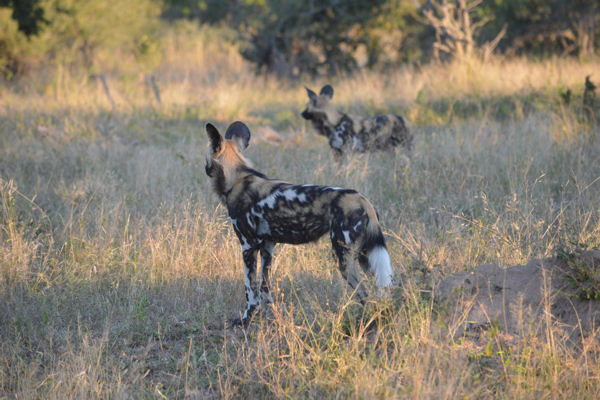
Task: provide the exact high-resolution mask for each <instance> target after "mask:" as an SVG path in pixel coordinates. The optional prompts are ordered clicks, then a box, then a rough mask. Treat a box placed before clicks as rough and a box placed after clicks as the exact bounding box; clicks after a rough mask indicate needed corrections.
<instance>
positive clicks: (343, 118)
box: [334, 114, 352, 129]
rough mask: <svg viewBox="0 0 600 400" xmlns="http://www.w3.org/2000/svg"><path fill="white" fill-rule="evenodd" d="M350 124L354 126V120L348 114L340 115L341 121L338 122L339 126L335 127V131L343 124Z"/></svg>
mask: <svg viewBox="0 0 600 400" xmlns="http://www.w3.org/2000/svg"><path fill="white" fill-rule="evenodd" d="M348 122H349V123H350V124H352V118H350V116H349V115H348V114H340V119H339V120H338V122H337V124H335V125H334V129H338V128H340V127H341V125H342V124H343V123H348Z"/></svg>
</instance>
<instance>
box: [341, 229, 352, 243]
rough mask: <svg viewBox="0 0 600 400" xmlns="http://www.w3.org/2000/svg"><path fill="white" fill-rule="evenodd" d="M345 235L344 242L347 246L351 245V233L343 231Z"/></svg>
mask: <svg viewBox="0 0 600 400" xmlns="http://www.w3.org/2000/svg"><path fill="white" fill-rule="evenodd" d="M342 233H343V234H344V241H345V242H346V244H350V231H342Z"/></svg>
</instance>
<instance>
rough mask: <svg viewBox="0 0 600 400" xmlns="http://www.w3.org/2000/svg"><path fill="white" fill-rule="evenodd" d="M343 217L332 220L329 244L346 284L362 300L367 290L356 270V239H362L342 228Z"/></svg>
mask: <svg viewBox="0 0 600 400" xmlns="http://www.w3.org/2000/svg"><path fill="white" fill-rule="evenodd" d="M344 228H345V226H344V222H343V219H340V220H338V221H336V220H334V221H333V223H332V227H331V245H332V247H333V252H334V254H335V255H336V257H337V259H338V262H339V268H340V273H341V274H342V277H344V279H345V280H346V282H348V285H350V287H351V288H352V289H353V290H355V291H356V294H357V295H358V297H359V298H360V301H361V302H362V301H363V300H364V299H365V298H366V297H367V292H366V289H365V287H364V284H363V282H362V276H361V274H360V271H359V270H358V247H359V244H358V243H357V241H358V240H360V239H362V238H361V237H360V236H361V235H359V237H356V236H354V235H351V232H350V230H349V229H344Z"/></svg>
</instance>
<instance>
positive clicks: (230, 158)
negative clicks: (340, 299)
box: [205, 122, 392, 326]
mask: <svg viewBox="0 0 600 400" xmlns="http://www.w3.org/2000/svg"><path fill="white" fill-rule="evenodd" d="M206 133H207V134H208V137H209V139H210V144H209V148H208V154H207V157H206V167H205V168H206V174H207V175H208V176H209V177H210V179H211V181H212V184H213V188H214V191H215V192H216V193H217V195H218V196H219V197H220V199H221V201H222V202H223V203H224V204H225V205H226V206H227V211H228V212H229V218H230V219H231V223H232V224H233V229H234V230H235V233H236V235H237V237H238V239H239V240H240V243H241V245H242V256H243V259H244V272H245V277H246V279H245V286H246V302H247V304H246V310H245V311H244V314H243V316H242V318H241V319H236V320H235V321H234V323H235V324H236V325H237V324H241V325H244V326H245V325H246V324H247V323H248V322H249V321H250V318H251V317H252V314H253V313H254V312H255V311H256V310H257V309H258V308H260V307H261V306H262V305H263V304H266V303H270V302H272V297H271V294H270V292H269V281H268V279H269V267H270V266H271V257H272V254H273V248H274V247H275V244H276V243H290V244H300V243H308V242H312V241H315V240H317V239H319V238H320V237H321V236H323V235H324V234H325V233H327V232H329V234H330V237H331V243H332V245H333V251H334V253H335V256H336V258H337V260H338V261H339V268H340V272H341V274H342V276H343V277H344V278H345V279H346V281H347V282H348V283H349V284H350V286H351V287H352V288H354V289H356V291H357V293H358V295H359V296H360V297H361V300H362V299H363V298H364V297H365V296H366V292H365V290H364V288H363V286H362V285H361V284H360V283H361V282H360V271H359V270H358V268H357V264H359V265H360V266H361V267H362V269H363V270H364V271H365V272H369V271H370V272H371V273H372V274H373V275H375V284H376V286H377V287H378V288H384V287H388V286H390V285H391V284H392V268H391V265H390V257H389V254H388V252H387V249H386V246H385V241H384V238H383V234H382V233H381V227H380V226H379V221H378V218H377V213H376V212H375V209H374V208H373V206H372V205H371V203H369V201H368V200H367V199H366V198H365V197H364V196H363V195H361V194H360V193H358V192H356V191H354V190H350V189H342V188H338V187H330V186H316V185H292V184H289V183H285V182H282V181H279V180H274V179H270V178H267V177H266V176H265V175H263V174H261V173H260V172H258V171H256V170H254V169H252V167H251V164H250V163H249V162H248V161H247V160H246V159H245V158H244V156H243V155H242V153H241V151H242V150H244V149H245V148H246V147H248V143H249V141H250V130H249V129H248V127H247V126H246V125H244V124H243V123H242V122H234V123H233V124H231V125H230V126H229V128H227V132H226V133H225V138H223V137H222V136H221V134H220V133H219V131H218V130H217V128H215V127H214V126H213V125H212V124H207V125H206ZM259 252H260V258H261V264H262V270H261V274H260V277H259V278H258V281H257V265H256V264H257V263H256V256H257V253H259Z"/></svg>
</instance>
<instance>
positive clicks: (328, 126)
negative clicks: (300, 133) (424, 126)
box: [302, 85, 413, 158]
mask: <svg viewBox="0 0 600 400" xmlns="http://www.w3.org/2000/svg"><path fill="white" fill-rule="evenodd" d="M306 92H307V93H308V99H309V100H308V104H307V106H306V110H304V111H303V112H302V117H303V118H304V119H306V120H309V121H311V122H312V125H313V127H314V128H315V129H316V130H317V133H319V134H320V135H323V136H325V137H326V138H327V139H329V146H330V147H331V149H332V150H333V152H334V154H335V155H336V157H338V158H339V157H340V156H341V155H342V154H343V153H344V152H345V151H347V150H352V151H355V152H359V153H363V152H365V151H370V150H390V149H393V148H394V147H395V146H397V145H399V144H401V145H403V146H404V147H405V148H406V149H407V150H412V147H413V143H412V141H413V137H412V134H411V133H410V132H409V130H408V128H407V127H406V123H405V122H404V119H403V118H402V117H401V116H399V115H394V114H388V115H379V116H377V117H372V118H361V117H356V116H352V115H348V114H344V113H342V112H339V111H338V110H337V109H336V108H335V107H334V106H333V105H332V104H331V98H332V97H333V88H332V87H331V86H330V85H325V86H323V88H322V89H321V92H320V93H319V95H317V94H316V93H315V92H313V91H312V90H310V89H309V88H306Z"/></svg>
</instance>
